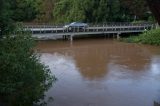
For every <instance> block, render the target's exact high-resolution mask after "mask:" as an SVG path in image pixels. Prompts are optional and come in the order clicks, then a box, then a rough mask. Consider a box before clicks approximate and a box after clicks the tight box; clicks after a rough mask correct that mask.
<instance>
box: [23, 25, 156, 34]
mask: <svg viewBox="0 0 160 106" xmlns="http://www.w3.org/2000/svg"><path fill="white" fill-rule="evenodd" d="M153 27H154V24H151V23H106V24H104V23H103V24H96V25H93V24H92V25H91V24H89V27H87V28H81V27H72V29H69V28H64V27H63V25H59V26H54V25H53V26H52V25H49V26H48V25H39V26H25V28H26V29H28V30H30V31H31V32H32V33H33V34H35V33H80V32H107V31H112V32H113V31H115V33H117V32H125V31H133V32H134V31H141V32H142V31H145V30H150V29H152V28H153Z"/></svg>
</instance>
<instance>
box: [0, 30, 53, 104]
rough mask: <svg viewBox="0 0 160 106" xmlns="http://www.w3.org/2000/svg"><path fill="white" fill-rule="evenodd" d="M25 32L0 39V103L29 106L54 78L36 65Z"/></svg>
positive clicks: (27, 35) (29, 40)
mask: <svg viewBox="0 0 160 106" xmlns="http://www.w3.org/2000/svg"><path fill="white" fill-rule="evenodd" d="M33 45H34V40H33V39H32V38H31V36H30V35H29V34H28V33H26V32H25V33H16V36H14V37H13V36H6V37H5V38H3V39H1V40H0V97H1V100H3V101H0V102H4V103H7V105H9V106H32V105H33V103H36V102H38V100H39V99H42V98H43V96H44V92H45V91H46V90H48V88H49V87H50V86H51V85H52V82H53V80H55V78H54V77H53V76H52V75H51V72H50V70H49V69H48V67H46V66H44V65H43V64H41V63H40V62H39V58H38V56H37V54H35V53H34V51H33Z"/></svg>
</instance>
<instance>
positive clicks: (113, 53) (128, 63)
mask: <svg viewBox="0 0 160 106" xmlns="http://www.w3.org/2000/svg"><path fill="white" fill-rule="evenodd" d="M37 50H38V52H39V53H40V54H41V61H42V62H43V63H44V64H46V65H48V66H49V67H50V69H51V71H52V73H54V75H55V76H56V77H57V78H58V80H57V81H56V83H55V84H54V86H53V87H52V88H51V89H50V90H49V91H48V92H46V101H47V103H48V106H157V105H155V104H154V102H157V103H159V102H160V47H159V46H149V45H140V44H128V43H124V42H118V41H116V40H106V39H79V40H75V41H73V42H72V43H71V42H69V41H61V40H59V41H39V42H38V45H37ZM52 97H53V98H54V100H53V99H52Z"/></svg>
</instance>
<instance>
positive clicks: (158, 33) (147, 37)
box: [124, 28, 160, 45]
mask: <svg viewBox="0 0 160 106" xmlns="http://www.w3.org/2000/svg"><path fill="white" fill-rule="evenodd" d="M124 41H126V42H134V43H143V44H151V45H160V28H158V29H153V30H150V31H147V32H144V33H143V34H140V35H139V36H136V37H135V36H134V37H133V36H132V37H129V38H126V39H124Z"/></svg>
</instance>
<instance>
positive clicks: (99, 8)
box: [53, 0, 150, 23]
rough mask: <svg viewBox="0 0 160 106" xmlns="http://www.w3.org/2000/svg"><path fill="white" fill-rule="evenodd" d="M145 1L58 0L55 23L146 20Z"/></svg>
mask: <svg viewBox="0 0 160 106" xmlns="http://www.w3.org/2000/svg"><path fill="white" fill-rule="evenodd" d="M148 11H149V10H148V7H147V6H146V2H145V0H132V1H131V0H59V1H57V2H56V3H55V6H54V10H53V19H54V22H56V23H65V22H72V21H83V22H89V23H90V22H91V23H100V22H123V21H133V20H148V17H149V16H150V14H148V13H147V12H148Z"/></svg>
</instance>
